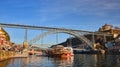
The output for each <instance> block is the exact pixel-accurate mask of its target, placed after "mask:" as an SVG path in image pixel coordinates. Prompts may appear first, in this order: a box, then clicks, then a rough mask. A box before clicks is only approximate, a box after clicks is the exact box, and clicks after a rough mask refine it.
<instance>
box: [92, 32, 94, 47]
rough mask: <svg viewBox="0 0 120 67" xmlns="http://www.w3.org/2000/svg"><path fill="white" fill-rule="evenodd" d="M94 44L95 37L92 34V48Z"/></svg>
mask: <svg viewBox="0 0 120 67" xmlns="http://www.w3.org/2000/svg"><path fill="white" fill-rule="evenodd" d="M94 44H95V35H94V33H93V34H92V47H94Z"/></svg>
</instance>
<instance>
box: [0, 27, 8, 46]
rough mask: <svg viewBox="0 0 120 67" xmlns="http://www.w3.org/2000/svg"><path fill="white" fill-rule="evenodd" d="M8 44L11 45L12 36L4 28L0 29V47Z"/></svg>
mask: <svg viewBox="0 0 120 67" xmlns="http://www.w3.org/2000/svg"><path fill="white" fill-rule="evenodd" d="M8 44H10V36H9V34H8V33H7V32H6V31H5V30H4V29H3V28H2V27H0V45H8Z"/></svg>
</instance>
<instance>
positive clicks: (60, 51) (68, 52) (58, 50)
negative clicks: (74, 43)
mask: <svg viewBox="0 0 120 67" xmlns="http://www.w3.org/2000/svg"><path fill="white" fill-rule="evenodd" d="M73 55H74V54H73V49H72V47H63V46H61V45H57V46H56V47H54V48H50V49H48V56H54V57H70V56H73Z"/></svg>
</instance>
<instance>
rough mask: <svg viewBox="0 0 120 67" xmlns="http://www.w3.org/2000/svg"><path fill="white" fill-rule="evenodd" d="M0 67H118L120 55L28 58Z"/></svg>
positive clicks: (15, 59)
mask: <svg viewBox="0 0 120 67" xmlns="http://www.w3.org/2000/svg"><path fill="white" fill-rule="evenodd" d="M0 67H120V55H90V54H76V55H75V56H74V57H68V58H51V57H41V56H30V57H28V58H14V59H9V60H6V61H2V62H0Z"/></svg>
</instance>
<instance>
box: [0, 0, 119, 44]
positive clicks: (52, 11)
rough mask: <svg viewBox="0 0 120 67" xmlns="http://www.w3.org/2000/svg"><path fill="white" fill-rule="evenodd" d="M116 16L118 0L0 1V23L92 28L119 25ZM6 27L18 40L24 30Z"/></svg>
mask: <svg viewBox="0 0 120 67" xmlns="http://www.w3.org/2000/svg"><path fill="white" fill-rule="evenodd" d="M119 19H120V0H0V22H1V23H14V24H26V25H37V26H48V27H59V28H71V29H78V30H88V31H96V30H98V28H99V27H101V26H102V25H104V24H105V23H108V24H111V25H113V26H118V27H120V20H119ZM6 30H7V31H8V32H11V33H10V36H11V38H12V41H15V42H17V41H16V40H19V39H21V40H22V38H21V37H22V36H23V35H22V34H23V33H24V30H21V29H19V33H18V32H16V31H17V30H16V29H8V28H7V29H6ZM10 30H12V31H10ZM38 32H39V31H38ZM31 33H32V35H34V36H35V35H37V33H35V32H34V33H33V32H30V33H29V34H30V35H31ZM15 34H19V35H20V36H15ZM31 38H32V37H31ZM61 40H62V39H61Z"/></svg>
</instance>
